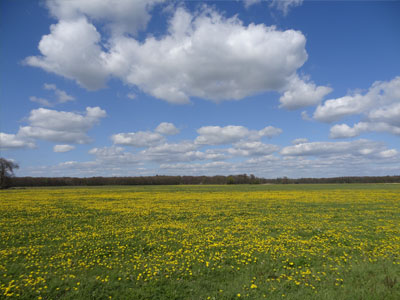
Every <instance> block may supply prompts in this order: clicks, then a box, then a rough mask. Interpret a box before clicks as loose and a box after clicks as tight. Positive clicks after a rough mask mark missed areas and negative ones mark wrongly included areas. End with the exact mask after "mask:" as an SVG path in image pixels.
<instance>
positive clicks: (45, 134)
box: [18, 107, 106, 144]
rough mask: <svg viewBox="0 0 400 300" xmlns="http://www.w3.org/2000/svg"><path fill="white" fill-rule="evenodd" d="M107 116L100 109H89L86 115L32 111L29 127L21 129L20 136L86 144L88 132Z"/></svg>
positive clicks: (46, 110) (41, 110)
mask: <svg viewBox="0 0 400 300" xmlns="http://www.w3.org/2000/svg"><path fill="white" fill-rule="evenodd" d="M105 116H106V112H105V111H104V110H102V109H101V108H100V107H87V108H86V113H85V114H78V113H73V112H66V111H57V110H50V109H45V108H39V109H34V110H32V111H31V113H30V115H29V118H28V122H29V125H28V126H23V127H20V129H19V131H18V136H19V137H23V138H31V139H41V140H47V141H52V142H64V143H73V144H84V143H88V142H89V141H90V138H89V137H88V136H87V132H88V131H89V130H90V129H91V128H92V127H93V126H94V125H96V124H98V123H99V122H100V119H101V118H104V117H105Z"/></svg>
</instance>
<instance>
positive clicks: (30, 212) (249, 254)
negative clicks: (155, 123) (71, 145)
mask: <svg viewBox="0 0 400 300" xmlns="http://www.w3.org/2000/svg"><path fill="white" fill-rule="evenodd" d="M0 195H1V202H0V298H2V297H3V298H20V299H100V298H101V299H111V298H112V299H153V298H154V299H236V298H238V297H240V298H249V299H261V298H264V297H266V298H267V299H281V298H288V297H294V298H295V297H300V296H301V297H307V298H311V299H312V298H313V297H314V298H315V299H321V297H323V298H325V299H328V298H329V297H331V298H332V299H333V298H337V297H338V296H339V297H340V295H342V296H343V295H351V294H352V293H362V292H365V295H374V294H373V293H376V295H377V296H379V297H380V296H385V298H386V299H390V298H391V297H393V299H396V297H397V296H398V295H400V282H399V281H400V271H399V270H400V217H399V216H400V188H397V187H391V188H386V187H385V186H374V187H373V188H372V187H371V188H365V187H363V186H358V188H357V187H355V188H352V189H342V188H339V187H338V186H332V187H325V188H320V187H315V186H311V187H307V188H305V187H303V186H302V188H300V187H299V188H298V189H293V188H284V187H270V186H256V187H253V186H244V187H229V186H182V187H181V186H178V187H177V186H175V187H125V188H122V187H112V188H109V187H107V188H105V187H103V188H75V189H72V188H65V189H61V188H51V189H50V188H47V189H22V190H9V191H1V194H0ZM368 283H370V284H373V285H374V287H373V288H370V289H368V288H366V286H365V285H366V284H368ZM364 290H365V291H364ZM371 293H372V294H371ZM321 294H322V295H323V296H320V295H321ZM349 297H350V296H349ZM379 297H378V298H379ZM349 299H350V298H349Z"/></svg>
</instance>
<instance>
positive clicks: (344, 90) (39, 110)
mask: <svg viewBox="0 0 400 300" xmlns="http://www.w3.org/2000/svg"><path fill="white" fill-rule="evenodd" d="M119 3H120V4H119V5H118V6H116V5H113V4H112V1H111V0H109V1H108V0H107V1H104V0H102V1H100V0H91V1H78V0H71V1H61V0H48V1H40V2H36V1H1V3H0V6H1V9H0V12H1V18H0V26H1V27H0V30H1V36H0V37H1V43H0V47H1V90H0V97H1V111H0V114H1V120H0V147H1V156H2V157H5V158H7V159H12V160H14V161H15V162H17V163H18V164H19V165H20V169H19V170H17V172H16V174H17V175H18V176H79V177H86V176H140V175H156V174H171V175H217V174H220V175H227V174H243V173H247V174H255V175H256V176H262V177H267V178H275V177H281V176H288V177H332V176H351V175H370V176H374V175H399V174H400V172H399V170H400V142H399V136H400V59H399V53H400V38H399V28H400V2H399V1H332V2H331V1H301V0H289V1H203V2H202V1H163V0H148V1H144V0H143V1H136V0H124V1H120V2H119Z"/></svg>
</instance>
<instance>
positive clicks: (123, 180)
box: [8, 174, 400, 187]
mask: <svg viewBox="0 0 400 300" xmlns="http://www.w3.org/2000/svg"><path fill="white" fill-rule="evenodd" d="M8 180H9V182H8V183H9V185H10V186H13V187H35V186H101V185H181V184H312V183H314V184H315V183H322V184H323V183H400V176H358V177H357V176H356V177H333V178H297V179H291V178H287V177H281V178H274V179H265V178H259V177H256V176H254V175H253V174H251V175H247V174H240V175H229V176H220V175H218V176H159V175H157V176H140V177H85V178H78V177H10V178H9V179H8Z"/></svg>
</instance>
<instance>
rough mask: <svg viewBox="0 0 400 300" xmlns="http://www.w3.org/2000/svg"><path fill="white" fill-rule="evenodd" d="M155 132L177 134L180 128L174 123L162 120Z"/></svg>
mask: <svg viewBox="0 0 400 300" xmlns="http://www.w3.org/2000/svg"><path fill="white" fill-rule="evenodd" d="M155 132H158V133H161V134H165V135H175V134H178V133H179V129H178V128H176V127H175V125H174V124H172V123H167V122H162V123H161V124H160V125H158V126H157V128H156V129H155Z"/></svg>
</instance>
